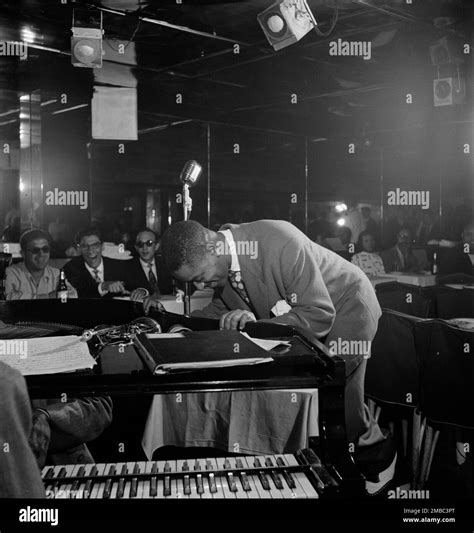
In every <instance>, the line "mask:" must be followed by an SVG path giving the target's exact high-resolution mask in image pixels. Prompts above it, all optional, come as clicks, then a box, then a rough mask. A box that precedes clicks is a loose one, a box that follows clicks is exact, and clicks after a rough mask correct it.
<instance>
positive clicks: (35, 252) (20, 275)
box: [5, 229, 77, 300]
mask: <svg viewBox="0 0 474 533" xmlns="http://www.w3.org/2000/svg"><path fill="white" fill-rule="evenodd" d="M50 245H51V239H50V237H49V235H48V234H47V233H46V232H44V231H42V230H40V229H32V230H28V231H26V232H25V233H23V235H22V236H21V239H20V248H21V255H22V256H23V259H24V262H22V263H17V264H14V265H11V266H9V267H8V268H7V269H6V271H5V296H6V299H7V300H35V299H44V298H57V297H58V295H57V288H58V282H59V278H60V275H61V271H60V270H59V269H58V268H55V267H52V266H49V265H48V262H49V258H50V250H51V246H50ZM66 284H67V286H68V289H69V290H68V297H69V298H77V292H76V290H75V289H74V287H72V286H71V284H70V283H69V282H68V281H66Z"/></svg>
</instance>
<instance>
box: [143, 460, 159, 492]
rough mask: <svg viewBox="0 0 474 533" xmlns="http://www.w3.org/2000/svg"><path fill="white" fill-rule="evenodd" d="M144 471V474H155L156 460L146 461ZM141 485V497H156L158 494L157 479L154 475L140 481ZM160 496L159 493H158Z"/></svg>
mask: <svg viewBox="0 0 474 533" xmlns="http://www.w3.org/2000/svg"><path fill="white" fill-rule="evenodd" d="M144 464H145V468H144V470H142V471H144V472H145V473H146V474H157V473H158V471H159V469H158V464H157V462H156V461H147V462H146V463H144ZM140 485H141V487H142V496H141V497H142V498H156V497H157V496H158V481H157V478H156V477H151V478H149V479H146V480H145V481H144V482H140ZM160 497H161V495H160Z"/></svg>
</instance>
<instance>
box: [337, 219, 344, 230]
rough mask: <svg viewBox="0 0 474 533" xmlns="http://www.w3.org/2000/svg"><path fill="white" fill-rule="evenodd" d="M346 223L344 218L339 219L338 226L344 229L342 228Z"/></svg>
mask: <svg viewBox="0 0 474 533" xmlns="http://www.w3.org/2000/svg"><path fill="white" fill-rule="evenodd" d="M345 224H346V221H345V220H344V219H343V218H338V219H337V225H338V226H339V227H341V228H342V226H345Z"/></svg>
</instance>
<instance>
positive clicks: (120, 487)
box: [117, 465, 128, 498]
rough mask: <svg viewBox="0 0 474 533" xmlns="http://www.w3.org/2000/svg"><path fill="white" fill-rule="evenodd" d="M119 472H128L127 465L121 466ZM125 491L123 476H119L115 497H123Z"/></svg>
mask: <svg viewBox="0 0 474 533" xmlns="http://www.w3.org/2000/svg"><path fill="white" fill-rule="evenodd" d="M120 473H121V474H128V468H127V465H123V466H122V471H121V472H120ZM124 492H125V478H124V477H121V478H120V479H119V482H118V487H117V498H123V493H124Z"/></svg>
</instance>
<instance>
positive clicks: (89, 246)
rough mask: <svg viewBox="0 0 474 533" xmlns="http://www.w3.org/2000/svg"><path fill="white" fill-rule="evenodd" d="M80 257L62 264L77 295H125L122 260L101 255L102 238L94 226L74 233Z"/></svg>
mask: <svg viewBox="0 0 474 533" xmlns="http://www.w3.org/2000/svg"><path fill="white" fill-rule="evenodd" d="M76 243H77V246H78V248H79V251H80V252H81V256H80V257H73V258H72V259H71V260H70V261H69V262H68V263H66V264H65V265H64V272H65V273H66V277H67V279H68V280H69V281H70V282H71V284H72V285H73V286H74V287H75V288H76V289H77V292H78V294H79V298H101V297H112V296H114V295H118V294H128V291H127V290H126V289H125V285H124V279H125V271H124V265H123V263H124V261H119V260H117V259H110V258H108V257H102V248H103V242H102V237H101V234H100V232H99V230H97V229H96V228H86V229H83V230H81V231H79V233H78V234H77V236H76Z"/></svg>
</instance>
